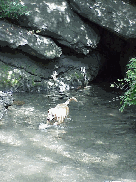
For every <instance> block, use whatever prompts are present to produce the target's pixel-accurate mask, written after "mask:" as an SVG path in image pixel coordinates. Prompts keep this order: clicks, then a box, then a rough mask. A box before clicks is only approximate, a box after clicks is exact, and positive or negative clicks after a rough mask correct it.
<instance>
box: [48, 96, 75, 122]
mask: <svg viewBox="0 0 136 182" xmlns="http://www.w3.org/2000/svg"><path fill="white" fill-rule="evenodd" d="M72 100H74V101H76V102H78V101H77V99H76V98H75V97H72V98H70V99H68V100H67V101H66V102H65V103H62V104H58V105H57V106H56V107H55V108H51V109H49V110H48V115H47V124H49V125H53V124H55V125H58V124H61V123H63V122H64V119H65V118H66V117H67V116H68V114H69V107H68V104H69V102H70V101H72Z"/></svg>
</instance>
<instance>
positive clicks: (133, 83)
mask: <svg viewBox="0 0 136 182" xmlns="http://www.w3.org/2000/svg"><path fill="white" fill-rule="evenodd" d="M127 67H128V70H127V72H126V78H124V80H119V79H118V81H119V84H118V83H114V84H111V87H117V88H120V89H123V88H124V87H125V85H126V83H127V85H129V89H128V90H127V91H126V92H125V93H124V95H123V96H121V97H120V98H121V100H122V101H121V104H122V106H121V108H120V109H119V110H120V111H121V112H123V111H124V109H125V107H126V106H131V105H136V58H132V59H131V60H130V61H129V64H128V65H127Z"/></svg>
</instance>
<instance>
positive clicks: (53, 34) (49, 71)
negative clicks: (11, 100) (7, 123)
mask: <svg viewBox="0 0 136 182" xmlns="http://www.w3.org/2000/svg"><path fill="white" fill-rule="evenodd" d="M21 3H22V4H24V5H25V6H26V7H27V10H28V11H29V14H24V15H21V16H20V15H18V18H17V19H10V18H9V17H8V18H5V19H0V61H1V62H0V65H1V67H0V70H1V75H0V80H1V81H0V87H1V88H3V87H4V88H6V89H8V90H12V91H41V90H49V89H52V88H53V89H58V91H65V90H67V89H71V88H78V87H83V86H86V85H87V84H88V82H90V81H92V80H94V79H95V78H96V76H97V75H98V74H99V73H100V72H101V71H103V69H104V68H105V67H107V65H110V66H111V69H112V68H113V67H114V69H115V72H116V71H117V70H118V67H119V66H121V69H120V71H121V70H122V72H123V69H124V67H125V64H126V63H127V61H128V59H129V57H131V56H132V53H133V52H134V49H135V44H136V40H135V36H136V26H135V25H136V15H135V13H134V12H135V11H136V7H135V6H132V5H130V4H129V3H127V0H125V1H121V0H118V1H112V0H109V1H104V0H101V1H100V0H95V1H91V0H90V1H88V0H67V1H66V0H63V1H62V0H56V1H55V2H54V1H52V0H47V1H45V0H39V1H36V0H33V2H32V1H30V0H28V1H26V0H21ZM106 29H107V30H106ZM132 38H133V43H132V44H131V41H132ZM126 39H130V40H129V41H128V40H127V41H126ZM124 53H125V55H126V56H125V60H124ZM134 55H135V54H133V56H134ZM124 62H125V64H124ZM119 64H120V65H119ZM108 69H109V68H108ZM114 69H112V70H114ZM108 71H109V73H110V70H108ZM113 72H114V71H113Z"/></svg>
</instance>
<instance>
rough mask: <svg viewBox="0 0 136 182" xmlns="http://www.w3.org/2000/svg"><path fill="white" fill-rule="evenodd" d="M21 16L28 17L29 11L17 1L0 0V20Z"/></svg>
mask: <svg viewBox="0 0 136 182" xmlns="http://www.w3.org/2000/svg"><path fill="white" fill-rule="evenodd" d="M23 14H26V15H28V14H29V11H26V6H24V5H23V4H21V3H20V1H19V0H0V18H6V17H7V18H11V19H14V18H18V16H20V15H23Z"/></svg>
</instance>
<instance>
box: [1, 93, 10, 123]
mask: <svg viewBox="0 0 136 182" xmlns="http://www.w3.org/2000/svg"><path fill="white" fill-rule="evenodd" d="M12 104H13V97H12V94H11V93H8V92H7V93H4V92H2V91H0V120H1V119H2V117H3V116H4V114H5V113H6V110H7V108H8V106H11V105H12Z"/></svg>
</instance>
